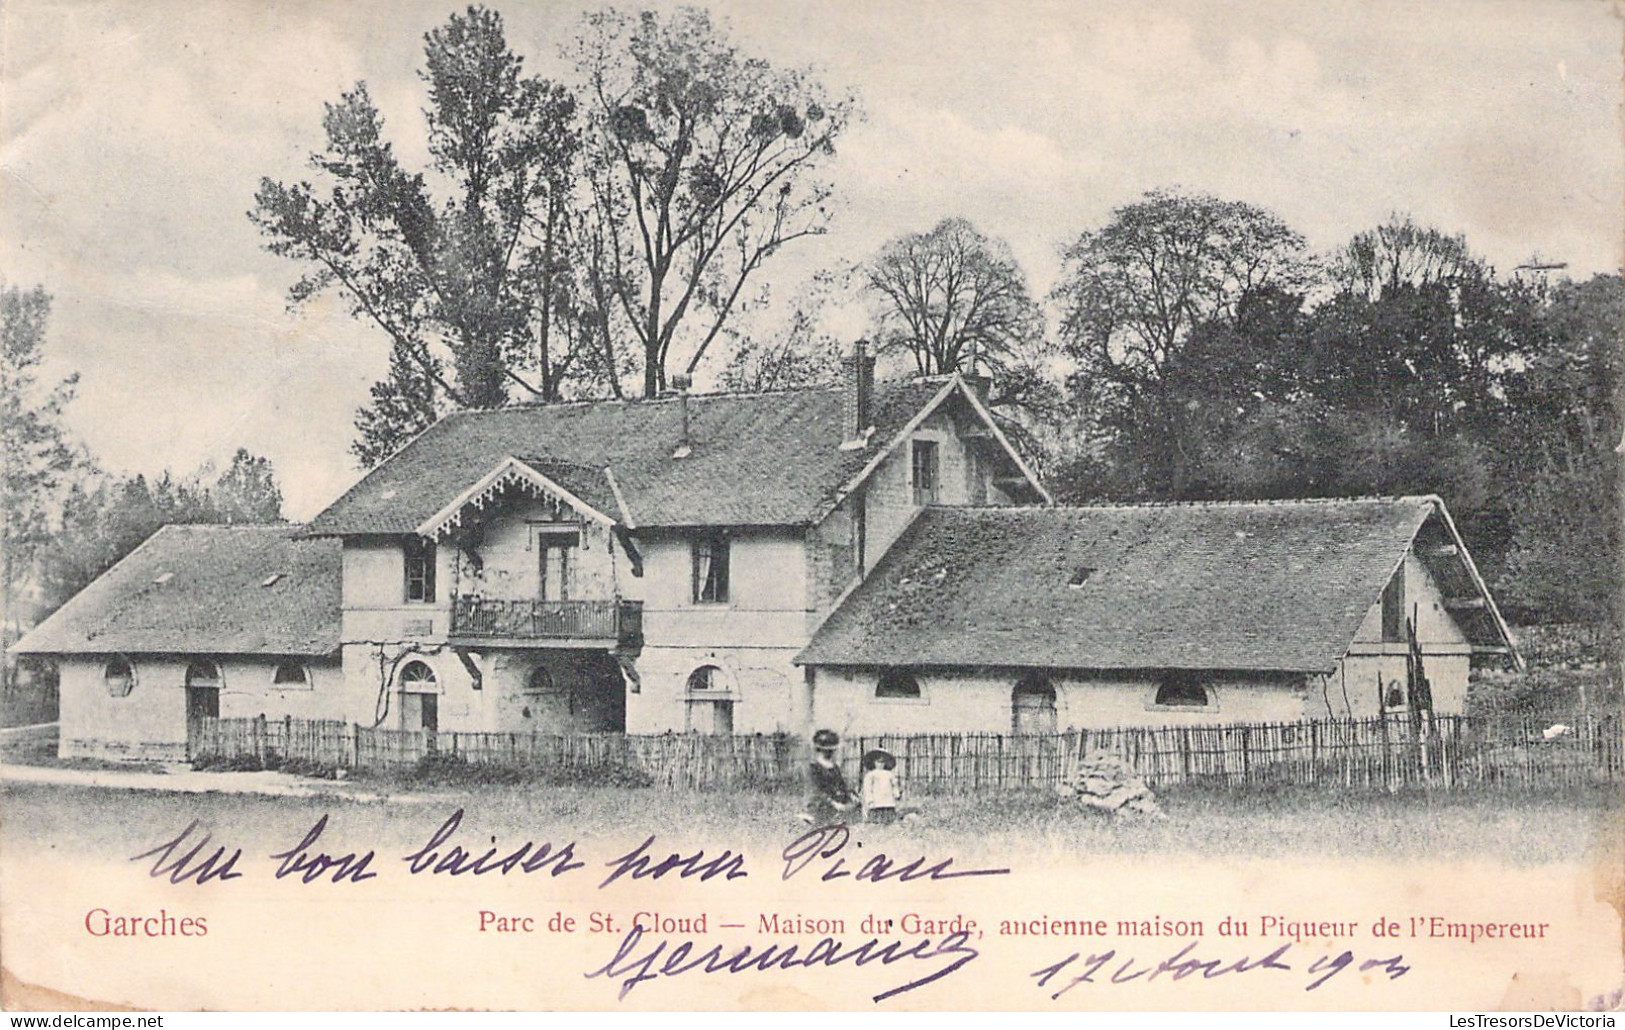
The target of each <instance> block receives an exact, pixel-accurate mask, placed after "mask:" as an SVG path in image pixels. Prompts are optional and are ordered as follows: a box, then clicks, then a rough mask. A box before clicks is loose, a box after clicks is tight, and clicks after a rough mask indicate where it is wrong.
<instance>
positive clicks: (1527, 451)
mask: <svg viewBox="0 0 1625 1030" xmlns="http://www.w3.org/2000/svg"><path fill="white" fill-rule="evenodd" d="M1622 337H1625V279H1622V278H1621V277H1620V276H1619V275H1598V276H1595V277H1593V278H1591V279H1589V280H1587V281H1585V282H1580V283H1573V282H1564V283H1561V284H1559V285H1558V286H1557V287H1556V288H1555V289H1554V290H1553V291H1552V292H1551V294H1550V296H1549V299H1548V301H1547V302H1546V303H1545V304H1544V305H1543V306H1542V307H1541V309H1540V312H1539V320H1538V332H1537V333H1536V334H1534V336H1533V346H1532V347H1531V351H1532V353H1531V354H1530V355H1529V357H1528V359H1527V360H1526V361H1525V362H1523V363H1522V364H1521V366H1520V368H1519V370H1518V372H1517V373H1516V374H1515V375H1513V376H1511V377H1509V382H1508V387H1507V401H1508V404H1507V407H1508V417H1507V418H1506V420H1505V424H1504V427H1503V437H1502V441H1503V442H1502V445H1501V450H1502V453H1503V454H1505V455H1506V458H1507V466H1508V475H1507V477H1506V482H1507V483H1508V485H1509V487H1510V489H1509V493H1510V495H1511V504H1512V539H1511V541H1510V554H1509V555H1508V559H1507V569H1506V575H1505V578H1504V581H1503V583H1502V589H1503V591H1504V592H1505V594H1506V595H1507V600H1508V602H1509V603H1510V604H1511V605H1513V606H1515V607H1516V608H1518V609H1521V610H1522V611H1523V612H1524V613H1526V615H1527V617H1529V618H1531V619H1534V620H1537V621H1546V620H1551V621H1584V622H1610V621H1612V622H1613V624H1614V625H1618V621H1617V620H1618V618H1619V617H1620V615H1621V612H1620V605H1621V604H1622V601H1621V599H1620V596H1619V576H1620V572H1621V569H1620V562H1621V539H1620V537H1621V531H1620V518H1621V512H1620V461H1621V458H1620V454H1619V453H1618V452H1617V451H1616V450H1615V448H1616V447H1617V446H1618V445H1619V444H1620V440H1621V433H1622V430H1625V377H1622V372H1625V368H1622V363H1625V359H1622V356H1621V352H1622V342H1625V340H1622Z"/></svg>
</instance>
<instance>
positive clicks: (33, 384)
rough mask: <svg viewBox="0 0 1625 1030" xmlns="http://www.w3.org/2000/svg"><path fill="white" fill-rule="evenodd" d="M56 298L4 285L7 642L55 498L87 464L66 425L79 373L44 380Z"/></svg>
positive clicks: (1, 374)
mask: <svg viewBox="0 0 1625 1030" xmlns="http://www.w3.org/2000/svg"><path fill="white" fill-rule="evenodd" d="M50 314H51V297H50V295H49V294H48V293H46V292H45V290H44V289H43V288H42V287H39V286H35V287H33V288H31V289H23V288H21V287H17V286H7V285H5V284H4V283H0V441H3V443H0V447H3V449H4V450H3V461H4V467H3V473H0V483H3V488H0V489H3V494H0V503H3V505H4V518H5V524H4V534H5V535H4V539H3V540H0V602H3V603H0V619H3V622H0V629H3V632H0V642H9V638H10V635H11V634H12V633H13V632H15V631H17V630H19V629H21V626H22V624H23V621H22V620H23V617H22V613H21V612H20V611H19V610H18V609H19V606H18V605H17V603H16V602H17V591H18V589H19V588H20V586H21V584H22V583H23V582H25V581H28V580H31V579H32V578H33V577H34V574H35V562H36V558H37V557H38V554H39V550H40V548H41V547H42V546H43V545H44V544H45V543H46V542H47V541H48V539H49V533H50V526H51V521H52V520H53V518H54V517H55V512H54V500H55V498H56V495H57V494H58V493H59V492H60V490H61V489H62V488H63V487H64V486H65V485H66V483H67V481H68V480H69V477H70V476H71V474H72V473H73V472H74V470H75V469H77V468H79V467H80V466H82V465H83V464H84V459H83V458H82V456H81V455H80V453H79V451H78V450H77V449H76V448H75V447H74V446H73V445H72V444H71V443H70V442H69V440H68V437H67V434H66V432H65V430H64V429H63V427H62V421H61V418H62V410H63V408H64V407H65V406H66V405H67V404H68V402H69V401H71V400H72V399H73V393H74V387H75V385H76V384H77V382H78V378H79V377H78V376H77V375H72V376H68V377H67V378H66V379H63V380H61V381H60V382H57V383H55V384H51V385H47V384H45V383H42V382H41V381H40V376H39V372H40V362H41V361H42V360H43V359H44V351H45V334H46V329H47V326H48V324H49V321H50Z"/></svg>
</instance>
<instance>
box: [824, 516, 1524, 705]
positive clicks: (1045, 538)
mask: <svg viewBox="0 0 1625 1030" xmlns="http://www.w3.org/2000/svg"><path fill="white" fill-rule="evenodd" d="M1475 660H1479V661H1486V660H1487V661H1494V662H1496V663H1505V662H1516V661H1517V653H1516V650H1515V648H1514V646H1513V641H1512V638H1511V635H1510V633H1509V631H1508V628H1507V626H1506V623H1505V622H1504V621H1503V619H1502V618H1501V615H1500V612H1499V611H1498V610H1497V609H1496V606H1495V601H1494V599H1493V598H1492V597H1491V596H1490V593H1489V591H1488V589H1487V588H1486V587H1485V584H1484V580H1483V578H1482V577H1481V576H1480V575H1479V573H1478V570H1477V568H1476V567H1475V566H1474V564H1473V561H1472V558H1471V556H1470V555H1469V554H1468V553H1467V548H1466V545H1465V544H1464V543H1463V542H1462V539H1461V536H1460V534H1459V533H1458V532H1457V531H1456V527H1455V525H1454V523H1453V522H1452V520H1451V518H1450V515H1449V513H1448V512H1447V511H1446V510H1445V505H1444V502H1443V501H1441V500H1440V499H1439V498H1438V497H1432V496H1428V497H1398V498H1368V499H1351V500H1312V501H1264V502H1249V503H1195V504H1161V505H1140V506H1119V507H1042V508H1039V507H1004V508H987V507H961V508H947V507H934V508H929V509H927V510H925V511H924V512H923V513H922V514H921V515H920V516H919V518H918V519H916V520H915V522H914V523H913V525H911V526H910V527H909V529H908V530H907V532H905V533H904V534H903V536H902V537H901V538H900V539H899V540H898V542H897V544H896V545H895V546H893V547H892V548H891V550H890V551H888V552H887V554H886V555H885V557H884V558H883V559H882V560H881V562H880V563H879V565H878V566H877V567H876V568H875V570H874V572H873V573H872V574H871V575H870V576H869V577H868V578H867V579H865V580H864V581H863V582H862V583H861V584H860V585H858V586H857V587H856V588H855V589H854V590H853V591H852V593H851V594H850V595H849V596H848V597H847V598H845V600H844V601H843V602H842V603H841V604H840V605H838V606H837V608H836V610H835V611H834V613H833V614H832V615H831V616H830V617H829V619H828V620H826V621H825V622H824V624H823V625H822V626H821V627H820V628H819V630H818V632H817V633H816V634H815V635H814V636H813V639H812V641H811V642H810V643H809V644H808V646H807V647H806V648H805V649H804V650H803V651H802V652H801V653H800V655H798V657H797V661H798V662H799V663H800V664H802V665H803V666H805V667H807V669H808V670H809V679H810V681H811V683H812V717H813V722H814V723H815V724H817V725H824V726H835V727H844V728H846V729H847V730H848V731H849V732H854V733H965V732H999V733H1008V732H1016V733H1045V732H1053V731H1056V730H1060V729H1068V728H1100V727H1109V726H1146V725H1182V724H1185V725H1188V724H1193V723H1239V722H1286V721H1297V720H1303V719H1324V718H1345V717H1353V718H1360V717H1367V716H1372V715H1377V714H1379V713H1383V712H1390V713H1392V712H1409V711H1412V710H1413V709H1417V708H1423V707H1425V708H1429V709H1431V710H1432V711H1435V712H1438V713H1442V714H1450V713H1459V712H1461V711H1463V709H1464V706H1465V703H1466V694H1467V680H1468V675H1469V671H1470V668H1471V667H1472V664H1473V663H1474V661H1475Z"/></svg>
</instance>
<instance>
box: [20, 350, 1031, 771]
mask: <svg viewBox="0 0 1625 1030" xmlns="http://www.w3.org/2000/svg"><path fill="white" fill-rule="evenodd" d="M980 389H981V386H980V384H979V383H978V382H977V381H976V380H973V379H966V378H962V377H957V376H953V377H945V378H935V379H927V380H914V381H907V382H881V383H876V382H874V380H873V359H872V358H869V357H866V356H865V355H863V354H862V353H861V351H860V352H859V353H858V354H856V355H854V356H853V357H852V358H850V359H848V361H847V367H846V371H845V374H844V378H843V381H842V382H841V383H840V384H839V385H837V386H830V387H815V388H807V389H799V390H790V391H783V392H775V393H760V394H739V395H697V396H688V395H677V396H672V397H667V398H663V399H659V400H648V401H642V400H640V401H606V402H585V403H569V404H552V405H536V406H516V407H511V408H503V409H498V410H494V411H481V412H460V413H457V414H454V415H450V416H448V417H446V418H445V419H442V420H441V421H440V422H438V423H436V424H435V425H434V426H432V427H430V428H429V429H428V430H426V431H425V432H423V433H422V434H420V435H419V436H418V437H417V438H415V439H414V440H412V441H411V442H410V443H409V444H407V445H406V446H405V447H404V448H402V450H401V451H400V452H399V453H397V454H396V455H394V456H393V457H392V458H390V459H389V460H388V461H386V462H384V463H383V464H381V465H380V466H378V467H377V468H375V469H373V470H372V471H371V472H370V473H368V474H367V475H366V476H364V477H363V478H362V479H361V480H360V481H359V482H358V483H357V484H356V485H355V486H354V487H353V488H351V489H350V490H349V491H348V492H346V493H345V494H344V495H343V496H342V497H340V498H339V499H338V500H337V501H335V502H334V503H333V504H332V505H331V506H329V507H328V508H327V509H326V510H324V511H323V512H321V513H320V514H318V515H317V516H316V517H315V518H314V519H313V520H312V521H311V522H310V523H309V524H308V525H306V526H303V527H258V528H254V529H208V528H204V527H188V528H186V529H173V528H172V529H166V530H164V531H162V532H160V533H159V534H157V535H156V536H155V537H154V538H153V539H152V540H150V541H149V542H148V543H147V544H145V545H143V547H142V548H141V549H139V550H138V551H137V552H136V553H135V554H132V555H131V556H130V557H129V558H127V559H126V560H125V562H122V563H120V565H119V566H117V567H115V568H114V569H113V570H112V571H110V572H109V573H108V574H107V575H105V576H104V577H102V578H101V579H100V580H98V581H97V582H96V583H95V584H93V585H92V586H91V587H90V588H87V589H86V590H85V591H84V592H83V593H82V594H81V595H80V596H79V597H76V598H75V599H73V600H72V601H70V602H69V604H68V605H66V606H64V608H63V609H62V610H61V611H59V612H58V613H57V614H56V615H54V616H52V618H51V619H48V620H47V621H46V623H44V624H42V625H41V626H40V627H39V628H38V629H37V630H36V631H35V632H34V633H33V634H30V636H29V637H27V638H25V639H24V640H23V641H21V642H20V643H19V644H18V645H17V646H16V648H15V649H14V650H15V651H17V652H18V653H30V654H46V655H54V656H56V657H57V658H58V659H59V661H60V663H61V664H62V666H63V695H64V698H63V724H64V731H63V752H64V754H96V753H117V754H130V755H137V756H150V757H163V758H170V757H175V756H177V755H179V754H181V753H183V752H184V749H185V740H186V716H187V712H188V711H191V712H192V713H193V714H215V713H218V714H221V715H235V714H259V713H261V712H263V713H265V714H267V715H268V716H270V717H273V718H276V717H280V716H282V715H285V714H292V715H294V716H299V717H321V718H336V719H343V720H346V721H353V722H359V723H361V724H363V725H367V726H380V727H386V728H398V729H412V730H416V729H434V730H440V731H446V730H457V731H475V732H505V733H529V732H591V731H626V732H631V733H659V732H666V731H676V732H689V731H693V732H704V733H766V732H777V731H787V732H800V731H801V730H802V729H803V728H804V727H805V725H806V722H807V720H808V719H809V718H810V717H811V711H812V698H811V694H810V692H809V680H808V676H807V673H806V671H805V670H804V669H802V668H800V667H798V666H797V665H796V664H795V663H794V658H795V655H796V654H797V652H799V651H800V650H801V649H802V648H803V647H805V646H806V645H807V642H808V640H809V639H811V636H812V633H813V631H814V630H815V629H816V628H817V627H818V626H819V625H820V624H821V623H822V622H823V621H824V619H825V618H827V617H828V615H829V613H830V611H832V610H833V609H834V607H835V606H836V604H837V603H838V601H839V600H840V598H841V597H842V596H843V595H844V594H845V593H847V592H848V591H849V589H850V588H851V587H852V586H853V585H855V584H856V583H857V582H858V581H859V579H860V578H861V576H862V574H863V572H864V571H865V570H867V569H869V568H872V567H873V566H874V564H875V562H876V561H878V560H879V558H880V556H881V555H882V554H883V553H884V552H885V550H886V549H887V548H888V547H889V546H890V545H891V543H892V541H893V540H895V539H896V538H897V536H898V535H899V534H900V533H901V532H903V531H904V529H905V528H906V527H907V526H908V525H909V523H910V522H911V521H912V520H913V519H914V518H916V517H917V516H918V515H919V513H920V512H921V511H923V510H925V509H926V508H928V507H929V506H932V505H960V504H970V503H975V504H995V505H996V504H1006V503H1028V504H1031V503H1047V502H1048V501H1049V496H1048V494H1047V493H1046V492H1045V491H1044V488H1043V487H1042V486H1041V485H1040V484H1039V482H1038V480H1037V478H1036V477H1035V476H1034V475H1033V474H1032V472H1031V470H1030V469H1028V468H1027V466H1026V465H1025V464H1024V462H1023V461H1022V459H1021V458H1020V456H1019V455H1018V454H1017V452H1016V451H1015V450H1014V448H1012V447H1011V446H1010V444H1009V442H1008V440H1007V439H1005V437H1004V434H1003V433H1002V431H1001V430H1000V428H999V426H998V424H997V423H996V421H995V420H994V419H993V418H992V417H991V416H990V414H989V412H988V410H987V407H986V405H985V401H984V398H983V396H982V394H981V393H980ZM249 540H253V541H254V545H253V546H245V544H246V542H247V541H249ZM187 548H196V549H197V552H198V553H197V556H196V557H188V556H187V555H186V554H183V553H182V552H184V551H185V550H186V549H187ZM295 556H299V557H300V560H301V561H304V560H306V559H308V560H309V562H311V563H314V564H313V566H311V567H307V566H306V565H300V568H301V570H302V571H301V572H300V573H299V575H298V576H295V574H294V572H293V571H291V566H292V565H293V564H294V561H293V559H294V558H295ZM183 559H184V560H185V561H186V562H187V564H186V566H185V569H182V568H181V567H180V563H181V562H182V561H183ZM321 562H329V563H330V565H331V567H330V568H329V567H328V566H325V565H321V568H320V569H317V568H315V567H314V565H320V564H321ZM172 565H173V566H176V568H175V570H173V571H174V574H173V575H172V576H171V577H170V578H168V579H167V580H165V581H164V582H163V583H162V584H157V583H156V581H157V580H158V579H159V578H161V577H163V575H164V573H165V572H169V571H171V568H170V566H172ZM183 572H185V574H183ZM275 575H281V576H282V578H281V579H279V580H276V581H275V582H274V583H272V582H270V581H271V578H272V577H273V576H275ZM323 577H326V578H323ZM317 579H320V580H321V583H322V587H321V589H320V590H313V591H312V592H311V593H310V594H308V595H307V596H306V598H305V600H304V602H303V603H296V604H294V605H293V607H292V608H290V609H289V610H286V611H282V610H279V611H278V612H277V613H276V614H274V615H273V614H272V613H270V612H268V611H259V612H257V613H255V614H254V618H253V619H248V618H247V616H248V614H250V610H249V609H244V610H243V611H242V612H239V611H238V610H237V608H236V606H237V605H238V604H239V602H240V601H241V600H242V599H243V598H249V599H251V600H252V601H254V602H255V603H262V602H267V601H269V599H271V598H273V597H275V598H278V599H282V598H290V597H292V596H293V595H292V594H291V591H293V590H295V589H296V583H305V582H314V581H315V580H317ZM262 581H264V582H267V583H270V585H268V586H264V587H260V586H257V585H256V584H258V583H260V582H262ZM251 588H252V589H251ZM256 590H257V591H259V592H258V593H256V592H255V591H256ZM155 597H157V598H161V600H162V605H161V610H162V613H164V614H163V616H162V618H161V619H160V616H159V614H158V612H157V611H149V610H148V605H149V604H150V603H151V601H152V600H153V598H155ZM261 607H264V605H263V604H261ZM245 620H247V621H245ZM301 620H302V621H301ZM160 622H162V623H163V625H164V626H165V627H169V626H170V624H174V625H175V626H179V625H181V624H184V625H185V629H186V632H184V633H179V632H177V633H167V632H156V630H157V628H158V624H159V623H160ZM294 622H298V624H299V627H300V630H301V633H302V634H303V637H302V640H303V642H299V643H298V646H295V644H296V641H294V640H292V639H291V638H285V637H282V636H278V635H276V634H274V633H272V632H270V630H271V629H272V628H273V627H275V626H277V625H281V624H284V623H286V624H292V623H294ZM238 623H243V625H242V626H240V627H239V626H237V624H238ZM149 624H150V625H149ZM216 625H218V626H219V627H220V631H219V632H218V633H216V632H215V631H214V630H213V629H212V628H211V627H213V626H216ZM255 626H263V628H264V629H265V632H264V633H263V634H262V636H263V639H259V638H258V637H255V636H254V633H253V632H251V630H252V629H253V628H254V627H255ZM233 627H237V628H235V629H234V628H233ZM318 628H319V631H318ZM138 629H140V630H142V632H137V630H138ZM146 629H153V630H154V632H151V633H146V632H145V630H146ZM239 630H240V631H239ZM296 635H297V634H296ZM295 659H297V660H298V661H299V662H300V663H301V667H302V668H304V669H305V670H307V674H308V675H307V679H306V682H307V683H308V684H309V689H310V691H313V692H307V693H304V694H299V695H297V696H294V695H293V694H292V692H291V691H288V690H284V689H281V688H282V687H283V685H284V684H283V681H282V678H281V677H282V676H283V675H284V674H282V673H276V670H277V669H280V668H281V667H282V664H281V663H285V662H287V661H293V660H295ZM193 666H197V667H198V668H199V669H203V668H204V667H205V666H207V667H208V668H212V669H213V670H215V671H214V673H213V676H214V679H215V680H216V681H217V682H219V683H220V684H221V690H220V693H219V694H218V695H217V696H216V700H217V702H218V703H217V704H214V705H210V704H205V703H204V700H203V697H204V696H203V695H202V693H201V692H202V691H204V690H207V689H208V687H207V686H206V685H205V684H206V682H207V677H205V676H203V675H202V674H201V673H200V675H199V676H198V677H192V676H191V674H190V673H189V672H188V671H187V670H188V669H191V668H192V667H193ZM126 668H128V669H129V670H131V671H130V675H129V676H128V686H125V683H126V679H125V673H124V670H125V669H126ZM287 675H291V673H287ZM194 680H195V682H194ZM262 680H263V681H264V682H261V681H262ZM188 684H191V686H188ZM238 686H243V687H250V686H252V688H253V689H250V690H248V692H246V693H243V694H240V695H239V694H238V692H237V690H236V688H237V687H238ZM69 695H71V697H70V696H69ZM187 698H192V699H193V700H191V701H187V700H186V699H187ZM189 706H190V707H189Z"/></svg>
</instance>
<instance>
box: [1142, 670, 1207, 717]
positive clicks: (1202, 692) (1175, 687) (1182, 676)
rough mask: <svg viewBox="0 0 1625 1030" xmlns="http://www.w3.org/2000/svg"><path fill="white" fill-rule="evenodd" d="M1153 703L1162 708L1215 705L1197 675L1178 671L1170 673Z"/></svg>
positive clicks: (1159, 688)
mask: <svg viewBox="0 0 1625 1030" xmlns="http://www.w3.org/2000/svg"><path fill="white" fill-rule="evenodd" d="M1152 703H1153V704H1155V705H1157V706H1158V707H1160V708H1207V707H1209V706H1211V705H1212V704H1213V696H1212V695H1211V694H1209V693H1208V690H1207V687H1206V686H1205V685H1203V683H1202V681H1201V680H1200V679H1199V678H1198V677H1197V676H1196V674H1195V673H1191V672H1185V671H1178V672H1170V673H1169V674H1168V677H1167V678H1166V679H1164V680H1163V681H1162V683H1161V684H1159V685H1158V686H1157V696H1156V698H1155V700H1153V701H1152Z"/></svg>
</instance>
